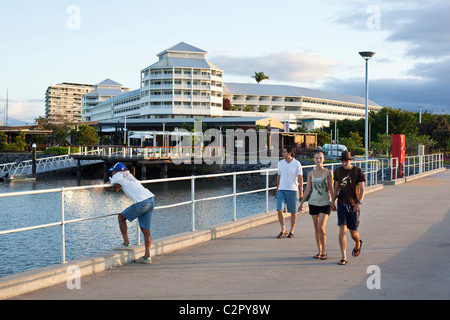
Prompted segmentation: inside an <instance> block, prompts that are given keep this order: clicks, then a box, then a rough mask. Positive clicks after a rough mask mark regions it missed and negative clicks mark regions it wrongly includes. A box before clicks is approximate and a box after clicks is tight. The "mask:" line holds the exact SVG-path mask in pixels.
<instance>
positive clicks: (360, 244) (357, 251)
mask: <svg viewBox="0 0 450 320" xmlns="http://www.w3.org/2000/svg"><path fill="white" fill-rule="evenodd" d="M361 246H362V240H359V249H358V250H355V249H353V250H352V256H354V257H357V256H359V254H360V253H361Z"/></svg>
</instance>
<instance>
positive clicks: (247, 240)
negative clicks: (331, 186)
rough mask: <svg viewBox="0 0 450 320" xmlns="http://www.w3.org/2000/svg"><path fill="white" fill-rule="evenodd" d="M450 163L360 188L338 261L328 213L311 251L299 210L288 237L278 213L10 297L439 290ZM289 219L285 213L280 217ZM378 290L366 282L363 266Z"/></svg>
mask: <svg viewBox="0 0 450 320" xmlns="http://www.w3.org/2000/svg"><path fill="white" fill-rule="evenodd" d="M448 190H450V172H449V171H448V170H447V171H444V172H441V173H438V174H435V175H432V176H428V177H425V178H422V179H418V180H415V181H412V182H409V183H406V184H401V185H397V186H385V187H384V189H383V190H381V191H378V192H375V193H371V194H369V195H368V196H367V197H366V199H365V201H364V204H363V211H362V213H361V226H360V233H361V239H362V240H363V246H362V252H361V255H360V256H359V257H356V258H355V257H352V256H351V249H352V246H353V241H351V240H350V238H349V237H348V239H349V241H348V243H349V248H348V250H347V251H348V256H349V263H348V264H347V265H346V266H339V265H337V262H338V261H339V260H340V253H339V246H338V242H337V235H338V227H337V226H336V214H335V213H332V215H331V217H330V219H329V220H328V224H327V238H328V242H327V252H328V259H327V260H324V261H319V260H315V259H313V258H312V256H313V255H314V254H316V253H317V249H316V245H315V241H314V238H313V235H314V233H313V227H312V221H311V218H310V217H309V214H303V215H301V216H300V217H299V221H298V224H297V228H296V232H295V238H294V239H287V238H284V239H281V240H280V239H276V238H275V236H276V235H277V234H278V232H279V224H278V222H273V223H269V224H266V225H262V226H259V227H255V228H251V229H248V230H245V231H241V232H238V233H235V234H233V235H230V236H226V237H224V238H220V239H216V240H213V241H210V242H207V243H204V244H199V245H196V246H192V247H190V248H186V249H181V250H179V251H175V252H172V253H168V254H165V255H162V256H156V257H154V258H153V264H152V265H140V264H134V263H133V264H129V265H126V266H123V267H120V268H113V269H110V270H107V271H104V272H101V273H98V274H96V275H93V276H88V277H84V278H82V279H81V289H80V290H69V289H68V288H67V286H66V284H65V283H64V284H61V285H56V286H53V287H50V288H47V289H42V290H39V291H35V292H32V293H29V294H25V295H22V296H18V297H15V298H14V299H38V300H39V299H170V300H179V299H188V300H191V299H193V300H210V299H218V300H240V299H252V300H262V299H267V300H276V299H283V300H293V299H449V298H450V289H449V288H450V274H449V270H450V238H449V235H448V230H449V229H450V200H449V193H448ZM287 224H288V226H289V221H287ZM373 265H375V266H378V267H379V270H380V275H381V277H380V280H381V282H380V284H381V288H380V289H372V290H370V289H368V287H367V284H366V282H367V279H368V277H370V276H371V275H372V274H369V273H367V271H368V267H369V266H373Z"/></svg>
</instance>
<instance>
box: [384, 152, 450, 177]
mask: <svg viewBox="0 0 450 320" xmlns="http://www.w3.org/2000/svg"><path fill="white" fill-rule="evenodd" d="M378 160H379V161H380V165H381V179H382V181H384V180H385V177H387V176H388V175H387V172H389V173H390V176H389V180H395V179H398V178H401V177H409V176H413V175H415V174H421V173H423V172H426V171H431V170H435V169H439V168H442V167H443V166H444V154H443V153H438V154H426V155H423V156H407V157H405V162H404V163H399V161H398V158H379V159H378Z"/></svg>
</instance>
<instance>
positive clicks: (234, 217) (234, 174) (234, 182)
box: [233, 172, 237, 221]
mask: <svg viewBox="0 0 450 320" xmlns="http://www.w3.org/2000/svg"><path fill="white" fill-rule="evenodd" d="M236 189H237V188H236V172H233V221H236V220H237V219H236V217H237V210H236Z"/></svg>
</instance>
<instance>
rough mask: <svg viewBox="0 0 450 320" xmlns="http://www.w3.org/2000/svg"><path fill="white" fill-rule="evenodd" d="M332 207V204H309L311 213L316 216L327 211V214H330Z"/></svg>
mask: <svg viewBox="0 0 450 320" xmlns="http://www.w3.org/2000/svg"><path fill="white" fill-rule="evenodd" d="M330 212H331V208H330V205H328V206H314V205H312V204H310V205H309V214H310V215H312V216H314V215H318V214H319V213H325V214H327V215H330Z"/></svg>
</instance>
